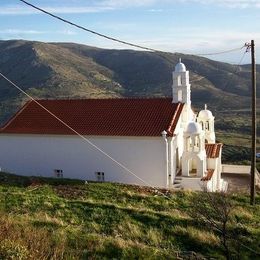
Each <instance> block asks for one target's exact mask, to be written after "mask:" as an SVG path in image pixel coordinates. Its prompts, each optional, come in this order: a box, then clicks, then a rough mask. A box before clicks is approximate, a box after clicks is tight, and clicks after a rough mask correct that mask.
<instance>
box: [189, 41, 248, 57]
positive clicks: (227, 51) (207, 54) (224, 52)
mask: <svg viewBox="0 0 260 260" xmlns="http://www.w3.org/2000/svg"><path fill="white" fill-rule="evenodd" d="M245 47H247V46H246V44H244V45H243V46H242V47H239V48H234V49H230V50H225V51H220V52H213V53H195V54H193V55H196V56H211V55H212V56H213V55H220V54H226V53H230V52H235V51H239V50H242V49H243V48H245Z"/></svg>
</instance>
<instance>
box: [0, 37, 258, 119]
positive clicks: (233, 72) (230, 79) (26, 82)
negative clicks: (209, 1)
mask: <svg viewBox="0 0 260 260" xmlns="http://www.w3.org/2000/svg"><path fill="white" fill-rule="evenodd" d="M0 57H1V59H0V71H1V72H2V73H3V74H5V75H6V76H7V77H8V78H9V79H11V80H12V81H13V82H15V83H16V84H17V85H19V86H20V87H22V88H23V89H24V90H26V91H27V92H28V93H29V94H31V95H33V96H34V97H36V98H85V97H93V98H102V97H133V96H134V97H139V96H142V97H143V96H147V97H151V96H171V84H172V79H171V72H172V70H173V69H174V65H175V64H176V63H177V62H178V59H179V58H180V57H181V58H182V61H183V62H184V63H185V65H186V67H187V69H188V70H189V71H190V80H191V84H192V103H193V105H194V106H195V107H197V108H198V107H202V106H203V104H204V103H209V107H211V109H213V110H214V109H215V110H220V109H221V110H223V109H245V108H249V106H250V97H249V96H250V86H251V83H250V77H251V72H250V66H248V65H243V66H239V67H237V66H234V65H230V64H228V63H222V62H217V61H212V60H209V59H206V58H202V57H198V56H193V55H185V54H180V53H175V54H167V55H166V54H159V55H158V54H156V53H150V52H143V51H133V50H107V49H100V48H94V47H89V46H85V45H81V44H75V43H43V42H31V41H24V40H11V41H0ZM259 76H260V69H259V67H258V68H257V78H258V82H257V84H258V85H259V79H260V77H259ZM259 92H260V91H259V89H258V94H259ZM25 100H26V97H24V96H23V95H22V94H20V93H19V92H18V91H17V90H16V89H15V88H14V87H12V86H11V85H10V84H9V83H7V82H6V81H5V80H4V79H2V78H1V79H0V104H1V105H0V113H1V120H0V121H1V122H3V121H5V120H6V119H7V118H8V117H10V115H11V114H12V113H14V111H16V110H17V109H18V108H19V107H20V106H21V105H22V104H23V103H24V102H25Z"/></svg>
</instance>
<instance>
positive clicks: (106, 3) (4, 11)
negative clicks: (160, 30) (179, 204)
mask: <svg viewBox="0 0 260 260" xmlns="http://www.w3.org/2000/svg"><path fill="white" fill-rule="evenodd" d="M182 3H186V4H187V3H197V4H203V5H218V6H224V7H229V8H250V7H251V8H260V0H101V1H88V3H87V4H86V2H85V1H69V2H67V1H64V2H63V6H55V5H49V6H43V5H40V4H39V7H41V8H43V9H45V10H46V11H49V12H51V13H55V14H83V13H100V12H107V11H112V10H116V9H124V8H134V7H135V8H138V7H148V8H149V7H150V8H151V9H149V10H148V11H151V12H161V11H162V10H163V7H167V8H168V7H169V5H171V6H174V5H175V4H182ZM158 6H160V7H159V8H158ZM39 13H40V11H37V10H35V9H33V8H32V7H29V6H26V5H25V4H20V5H5V6H1V8H0V15H29V14H39Z"/></svg>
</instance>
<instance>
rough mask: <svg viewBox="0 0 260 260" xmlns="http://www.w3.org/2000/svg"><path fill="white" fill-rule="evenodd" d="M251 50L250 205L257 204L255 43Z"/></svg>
mask: <svg viewBox="0 0 260 260" xmlns="http://www.w3.org/2000/svg"><path fill="white" fill-rule="evenodd" d="M247 47H248V48H249V47H250V48H251V63H252V69H251V70H252V147H251V149H252V151H251V171H250V204H251V205H254V204H255V168H256V65H255V42H254V40H251V43H249V44H247Z"/></svg>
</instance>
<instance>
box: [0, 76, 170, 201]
mask: <svg viewBox="0 0 260 260" xmlns="http://www.w3.org/2000/svg"><path fill="white" fill-rule="evenodd" d="M0 76H2V78H4V79H5V80H6V81H8V82H9V83H10V84H11V85H12V86H14V87H15V88H16V89H18V90H19V91H20V92H22V93H23V94H24V95H26V96H27V97H28V98H29V99H30V100H32V101H34V102H35V103H36V104H37V105H38V106H40V107H41V108H42V109H43V110H45V111H46V112H47V113H49V114H50V115H51V116H52V117H54V118H55V119H56V120H58V121H59V122H60V123H62V124H63V125H64V126H65V127H67V128H68V129H70V130H71V131H72V132H73V133H75V134H76V135H77V136H79V137H80V138H82V139H83V140H84V141H85V142H87V143H88V144H90V145H91V146H92V147H93V148H95V149H96V150H97V151H99V152H100V153H101V154H103V155H105V156H106V157H107V158H109V159H110V160H112V161H113V162H114V163H115V164H117V165H118V166H119V167H121V168H122V169H123V170H125V171H127V172H128V173H130V174H131V175H133V176H135V177H136V178H137V179H138V180H140V181H141V182H142V183H144V184H145V185H147V186H149V187H151V188H152V189H154V191H155V192H158V193H160V194H162V195H163V196H164V197H166V198H167V199H169V198H168V197H167V196H166V195H165V194H164V193H162V192H160V191H158V190H157V189H156V188H155V187H154V186H153V185H152V184H150V183H149V182H147V181H145V180H143V179H142V178H140V177H139V176H138V175H136V174H135V173H134V172H133V171H132V170H130V169H129V168H127V167H126V166H125V165H123V164H122V163H120V162H119V161H117V160H116V159H114V158H113V157H112V156H110V155H109V154H108V153H106V152H105V151H104V150H102V149H101V148H100V147H98V146H97V145H95V144H94V143H93V142H91V141H90V140H89V139H88V138H86V137H85V136H83V135H82V134H80V133H79V132H78V131H76V130H75V129H74V128H72V127H71V126H70V125H68V124H67V123H66V122H64V121H63V120H62V119H60V118H59V117H58V116H56V115H55V114H54V113H52V112H51V111H50V110H49V109H48V108H46V107H45V106H43V105H42V104H41V103H40V102H38V101H37V100H35V99H34V98H33V97H32V96H31V95H30V94H28V93H27V92H26V91H24V90H23V89H22V88H21V87H19V86H18V85H17V84H15V83H14V82H12V81H11V80H10V79H8V78H7V77H6V76H5V75H4V74H2V73H1V72H0Z"/></svg>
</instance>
